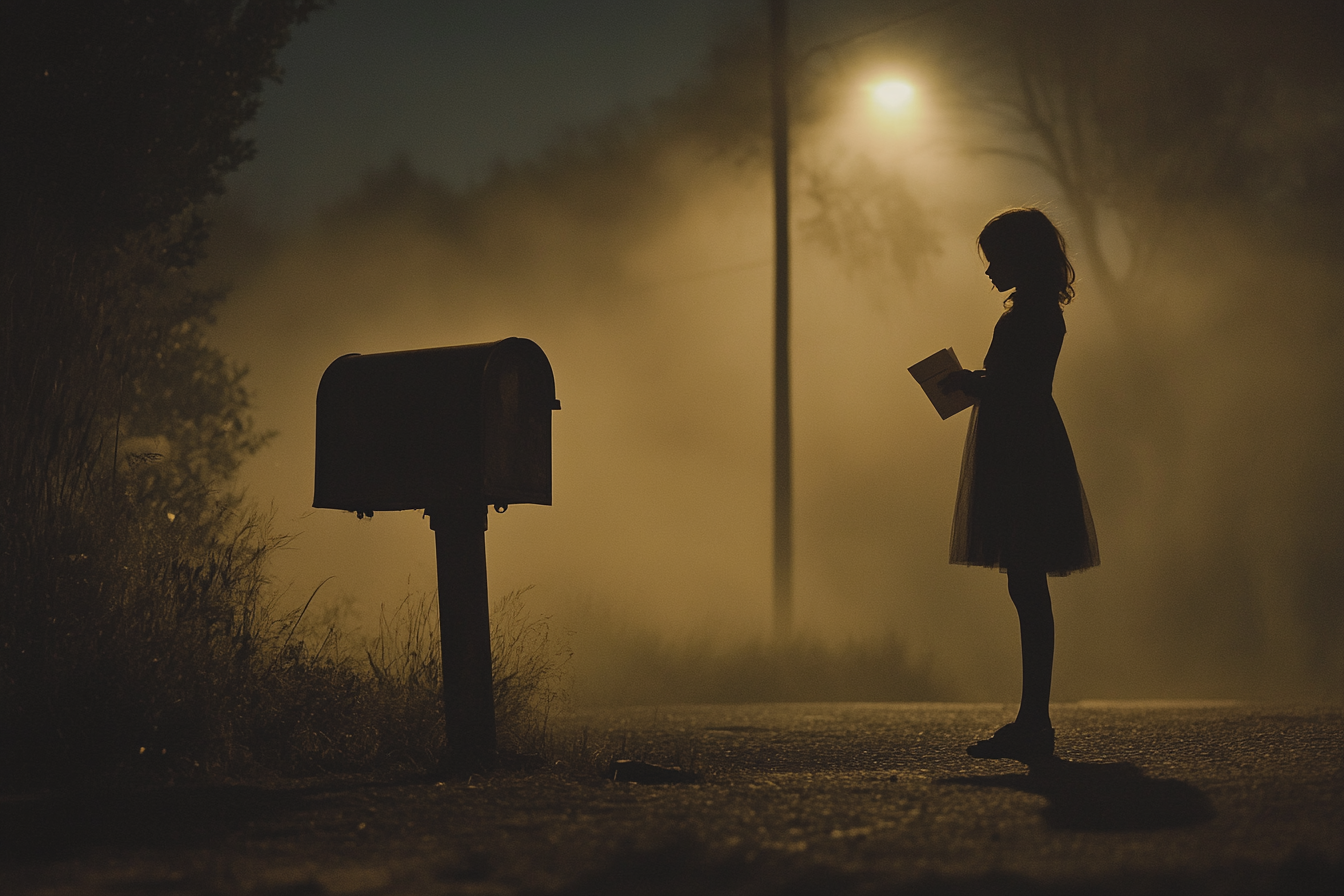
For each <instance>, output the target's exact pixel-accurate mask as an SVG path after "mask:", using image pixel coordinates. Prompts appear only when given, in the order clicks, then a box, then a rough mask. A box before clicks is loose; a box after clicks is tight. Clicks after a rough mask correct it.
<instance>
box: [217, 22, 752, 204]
mask: <svg viewBox="0 0 1344 896" xmlns="http://www.w3.org/2000/svg"><path fill="white" fill-rule="evenodd" d="M761 16H763V7H762V5H761V4H760V3H756V2H751V0H728V2H721V0H679V2H676V3H629V2H621V0H593V2H583V3H557V2H546V0H500V2H494V0H492V2H482V0H456V2H451V3H441V2H433V0H339V2H337V3H336V4H335V5H334V6H332V7H331V8H330V9H327V10H325V11H323V12H321V13H318V14H317V15H316V16H314V17H313V18H312V19H311V20H310V21H309V22H308V23H307V24H305V25H303V26H301V27H299V28H298V29H296V31H295V34H294V39H293V41H292V42H291V43H290V45H289V46H288V47H286V48H285V50H284V51H283V52H282V54H281V57H280V58H281V63H282V65H283V66H284V68H285V80H284V83H283V84H279V85H276V84H273V85H271V86H269V87H268V89H267V90H266V92H265V94H264V106H263V108H262V110H261V113H260V115H259V116H258V117H257V121H256V124H255V127H254V135H255V139H256V141H257V148H258V157H257V158H256V159H255V160H253V161H252V162H251V163H249V164H248V165H247V166H245V167H244V168H243V170H242V171H240V172H239V173H237V174H235V175H234V176H233V177H232V179H231V180H230V184H229V188H230V190H231V191H232V192H233V193H234V194H236V195H237V196H238V197H240V198H245V199H246V200H247V201H249V202H251V203H254V204H255V205H256V206H257V207H258V209H259V210H262V211H263V212H264V213H265V214H266V215H267V216H268V217H271V219H272V220H279V221H282V222H285V223H290V222H293V221H295V220H298V219H302V218H303V217H305V216H306V215H308V214H310V213H311V212H312V211H313V210H314V209H315V208H316V207H319V206H321V205H322V204H324V203H327V202H330V201H332V200H334V199H336V198H338V197H340V196H342V195H343V194H345V193H346V192H348V191H349V190H351V189H352V188H353V187H354V185H355V183H356V182H357V180H358V177H359V175H360V174H361V173H362V172H363V171H364V170H365V169H366V168H368V167H370V166H374V165H381V164H385V163H386V162H387V161H388V160H390V159H392V158H394V157H397V156H399V155H405V156H406V157H408V158H409V159H410V160H411V161H412V162H413V163H414V164H415V165H416V166H417V167H418V168H420V169H421V170H423V171H425V172H427V173H429V174H432V175H434V176H435V177H438V178H440V179H442V180H443V181H444V182H446V183H448V184H451V185H453V186H457V187H469V186H472V185H475V184H478V183H480V181H482V180H483V179H484V178H485V177H486V176H487V174H488V173H489V171H490V170H491V168H492V167H493V166H494V165H495V164H496V162H497V161H500V160H503V161H508V162H518V161H523V160H526V159H529V158H533V157H535V156H537V155H538V154H540V153H541V152H542V151H543V150H544V149H545V148H546V147H547V146H548V145H549V144H550V143H551V142H552V141H553V140H554V139H556V138H557V137H558V136H559V135H561V134H563V133H564V132H565V131H566V130H567V129H573V128H575V127H577V126H580V125H582V124H585V123H591V122H595V121H599V120H601V119H603V118H604V117H606V116H608V115H610V114H612V113H613V112H615V111H617V110H619V109H622V108H640V107H643V106H644V105H646V104H648V103H649V102H650V101H652V100H655V99H657V98H660V97H664V96H667V95H669V94H671V93H673V92H674V91H675V90H676V89H677V88H678V87H679V86H680V85H681V84H682V83H684V82H685V81H687V80H689V79H691V78H692V77H694V76H695V75H697V74H698V73H699V72H700V69H701V64H702V62H703V58H704V56H705V53H706V52H707V51H708V49H709V47H710V45H711V43H712V42H713V41H714V40H715V39H716V38H717V37H718V36H719V35H720V34H721V33H722V31H723V30H724V29H725V28H726V27H729V26H730V25H731V24H732V23H734V22H737V21H740V20H743V19H747V20H750V19H751V18H753V17H755V18H760V17H761Z"/></svg>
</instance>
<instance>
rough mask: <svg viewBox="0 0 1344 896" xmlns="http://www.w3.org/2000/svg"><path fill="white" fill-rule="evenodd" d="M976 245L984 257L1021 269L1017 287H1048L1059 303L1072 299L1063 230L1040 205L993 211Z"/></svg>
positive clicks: (1070, 267) (1070, 270) (1070, 269)
mask: <svg viewBox="0 0 1344 896" xmlns="http://www.w3.org/2000/svg"><path fill="white" fill-rule="evenodd" d="M976 245H978V246H979V247H980V251H981V252H983V253H984V255H985V257H986V258H990V257H991V256H993V258H996V259H1003V260H1005V261H1010V263H1011V264H1012V265H1013V266H1014V267H1016V268H1017V269H1018V270H1019V271H1020V272H1021V279H1022V282H1021V283H1019V284H1018V285H1019V286H1020V287H1024V288H1029V289H1041V290H1045V291H1048V292H1050V293H1051V294H1053V295H1055V296H1056V297H1057V298H1058V300H1059V304H1061V305H1067V304H1069V302H1071V301H1072V300H1073V280H1074V272H1073V265H1072V264H1071V263H1070V262H1069V253H1068V247H1067V246H1066V245H1065V243H1064V234H1062V233H1060V232H1059V228H1057V227H1055V225H1054V223H1053V222H1052V221H1051V220H1050V219H1049V218H1048V217H1046V214H1045V212H1043V211H1041V210H1040V209H1038V208H1011V209H1009V210H1008V211H1006V212H1002V213H1000V214H998V215H995V216H994V217H993V219H991V220H990V222H989V223H988V224H986V225H985V226H984V229H983V230H981V231H980V236H979V237H977V238H976ZM991 260H992V259H991ZM1005 304H1006V303H1005Z"/></svg>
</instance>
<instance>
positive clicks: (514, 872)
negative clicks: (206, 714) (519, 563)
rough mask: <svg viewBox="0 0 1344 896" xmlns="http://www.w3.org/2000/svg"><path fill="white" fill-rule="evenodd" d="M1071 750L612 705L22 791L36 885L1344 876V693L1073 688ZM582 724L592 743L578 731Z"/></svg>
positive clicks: (878, 722) (1277, 880)
mask: <svg viewBox="0 0 1344 896" xmlns="http://www.w3.org/2000/svg"><path fill="white" fill-rule="evenodd" d="M1054 713H1055V725H1056V728H1057V731H1058V738H1059V746H1058V755H1059V761H1058V762H1056V763H1054V764H1053V765H1051V766H1049V767H1046V768H1042V769H1035V770H1032V771H1031V772H1030V773H1028V770H1027V769H1026V767H1025V766H1022V765H1019V764H1017V763H1014V762H1012V761H1006V760H1005V761H999V762H983V761H976V760H973V759H970V758H969V757H968V756H966V755H965V752H964V746H965V744H966V743H968V742H969V741H971V740H974V739H976V738H977V737H981V736H984V735H985V734H987V733H988V732H990V731H992V730H993V729H994V728H995V727H997V726H998V725H999V724H1001V723H1002V722H1003V721H1005V720H1006V719H1007V717H1008V716H1007V714H1006V709H1005V708H1004V707H1002V706H997V705H996V706H983V705H964V704H782V705H753V706H683V707H663V708H658V709H654V708H626V709H620V710H601V711H597V710H593V711H586V712H583V713H579V714H576V715H575V716H574V717H573V718H569V719H567V720H565V722H564V726H563V728H562V729H561V735H560V741H561V743H562V744H570V745H571V746H572V749H570V750H569V751H568V752H566V750H564V749H562V750H561V751H560V754H561V755H570V756H574V757H581V756H605V755H609V754H610V753H613V752H617V751H621V752H623V753H624V754H626V755H630V756H633V757H635V758H638V759H643V760H646V761H648V762H651V763H657V764H660V765H663V766H670V765H674V764H675V765H680V766H682V767H683V768H685V769H687V770H688V771H690V772H693V773H695V775H696V776H697V780H695V781H693V782H692V783H679V784H666V785H645V784H637V783H615V784H613V783H611V782H609V781H605V780H602V779H601V778H599V777H598V776H596V775H594V774H591V773H586V772H585V771H584V768H585V766H584V764H583V763H578V764H577V766H574V767H570V768H568V769H561V770H559V771H557V770H542V771H532V772H526V773H523V772H501V773H498V774H496V775H494V776H491V777H488V778H473V779H471V780H468V781H454V782H446V783H432V782H423V781H414V780H405V781H387V780H381V781H375V780H348V779H342V780H318V781H299V782H284V783H277V784H273V785H267V786H231V787H211V788H196V787H191V788H167V789H154V790H138V791H119V792H109V793H79V794H65V795H53V794H39V795H26V796H11V797H4V798H0V823H2V824H3V842H0V891H3V892H5V893H13V894H38V893H42V894H65V893H72V894H73V893H79V894H88V893H92V894H113V893H115V894H126V893H203V894H204V893H218V894H234V893H240V894H244V893H245V894H296V896H297V894H366V893H368V894H384V893H386V894H439V893H472V894H491V893H501V894H503V893H889V892H893V891H900V892H910V893H929V894H933V893H937V894H946V893H986V894H989V893H995V894H997V893H1076V892H1088V893H1126V894H1128V893H1136V892H1143V893H1182V894H1185V893H1229V894H1252V893H1280V892H1282V893H1330V894H1335V896H1338V894H1339V893H1340V892H1344V711H1342V710H1341V709H1340V708H1339V707H1268V706H1258V705H1248V704H1201V705H1195V704H1176V703H1151V702H1150V703H1081V704H1070V705H1061V706H1057V707H1055V709H1054ZM580 744H586V746H584V747H580V746H579V745H580Z"/></svg>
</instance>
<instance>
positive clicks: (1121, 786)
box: [937, 758, 1214, 831]
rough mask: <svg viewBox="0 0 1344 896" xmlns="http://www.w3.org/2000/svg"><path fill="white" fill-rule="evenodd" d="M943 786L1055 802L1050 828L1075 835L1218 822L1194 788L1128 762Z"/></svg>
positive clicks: (1065, 766) (1060, 766)
mask: <svg viewBox="0 0 1344 896" xmlns="http://www.w3.org/2000/svg"><path fill="white" fill-rule="evenodd" d="M937 783H939V784H969V785H970V786H972V787H1007V788H1011V789H1013V790H1020V791H1023V792H1025V793H1035V794H1039V795H1041V796H1043V797H1045V798H1046V799H1048V800H1049V801H1050V804H1049V805H1048V806H1046V807H1045V809H1044V810H1043V811H1042V813H1041V814H1042V817H1043V818H1044V819H1045V821H1046V824H1048V825H1050V826H1051V827H1052V828H1060V829H1063V830H1070V831H1152V830H1158V829H1160V828H1177V827H1186V826H1189V825H1194V824H1201V823H1203V822H1206V821H1208V820H1210V819H1211V818H1213V816H1214V811H1213V805H1212V804H1211V803H1210V802H1209V798H1208V797H1207V796H1205V794H1204V792H1203V791H1202V790H1200V789H1199V788H1198V787H1195V786H1194V785H1193V784H1187V783H1186V782H1184V781H1178V780H1175V779H1173V778H1150V777H1148V776H1147V775H1146V774H1145V773H1144V772H1143V770H1142V769H1140V768H1139V767H1138V766H1135V765H1133V764H1131V763H1128V762H1074V761H1072V760H1068V759H1057V758H1051V759H1049V760H1047V761H1046V762H1042V763H1039V764H1036V765H1033V766H1031V767H1030V768H1029V770H1028V772H1027V774H1025V775H984V776H975V777H964V778H940V779H938V782H937Z"/></svg>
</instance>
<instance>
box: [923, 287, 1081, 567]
mask: <svg viewBox="0 0 1344 896" xmlns="http://www.w3.org/2000/svg"><path fill="white" fill-rule="evenodd" d="M1063 343H1064V313H1063V311H1062V310H1061V309H1060V307H1059V303H1058V302H1057V301H1056V300H1055V299H1054V297H1052V296H1046V295H1027V294H1023V293H1022V292H1020V291H1019V292H1017V293H1015V294H1014V295H1013V303H1012V307H1011V308H1010V309H1009V310H1008V311H1006V312H1005V313H1004V314H1003V316H1002V317H1000V318H999V322H998V323H997V324H996V325H995V326H994V339H993V341H992V342H991V343H990V346H989V353H988V354H986V355H985V372H984V376H983V378H982V379H981V380H980V381H979V383H978V386H979V388H978V389H977V392H978V393H979V394H978V398H979V401H978V402H977V404H976V406H975V407H974V408H973V409H972V411H971V422H970V428H969V430H968V431H967V433H966V449H965V453H964V454H963V455H962V461H961V483H960V485H959V486H958V489H957V509H956V514H955V516H954V517H953V523H952V547H951V555H950V559H951V562H952V563H960V564H963V565H966V566H988V567H993V568H996V569H1004V570H1006V569H1008V568H1010V567H1013V568H1020V569H1043V570H1044V571H1045V572H1047V573H1049V574H1050V575H1066V574H1068V573H1070V572H1073V571H1075V570H1080V569H1087V568H1089V567H1092V566H1096V565H1097V564H1099V563H1100V562H1101V557H1100V554H1099V552H1098V549H1097V533H1096V529H1095V528H1094V527H1093V525H1092V514H1091V512H1090V511H1089V510H1088V507H1087V498H1086V496H1085V495H1084V494H1083V484H1082V481H1081V480H1080V479H1079V478H1078V467H1077V464H1076V463H1075V462H1074V458H1073V447H1072V446H1071V445H1070V444H1069V435H1068V433H1067V432H1065V430H1064V421H1063V420H1062V419H1061V418H1060V416H1059V409H1058V408H1056V407H1055V399H1054V397H1053V396H1052V395H1051V387H1052V384H1053V382H1054V378H1055V362H1056V361H1057V360H1058V359H1059V350H1060V347H1061V346H1062V345H1063Z"/></svg>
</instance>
